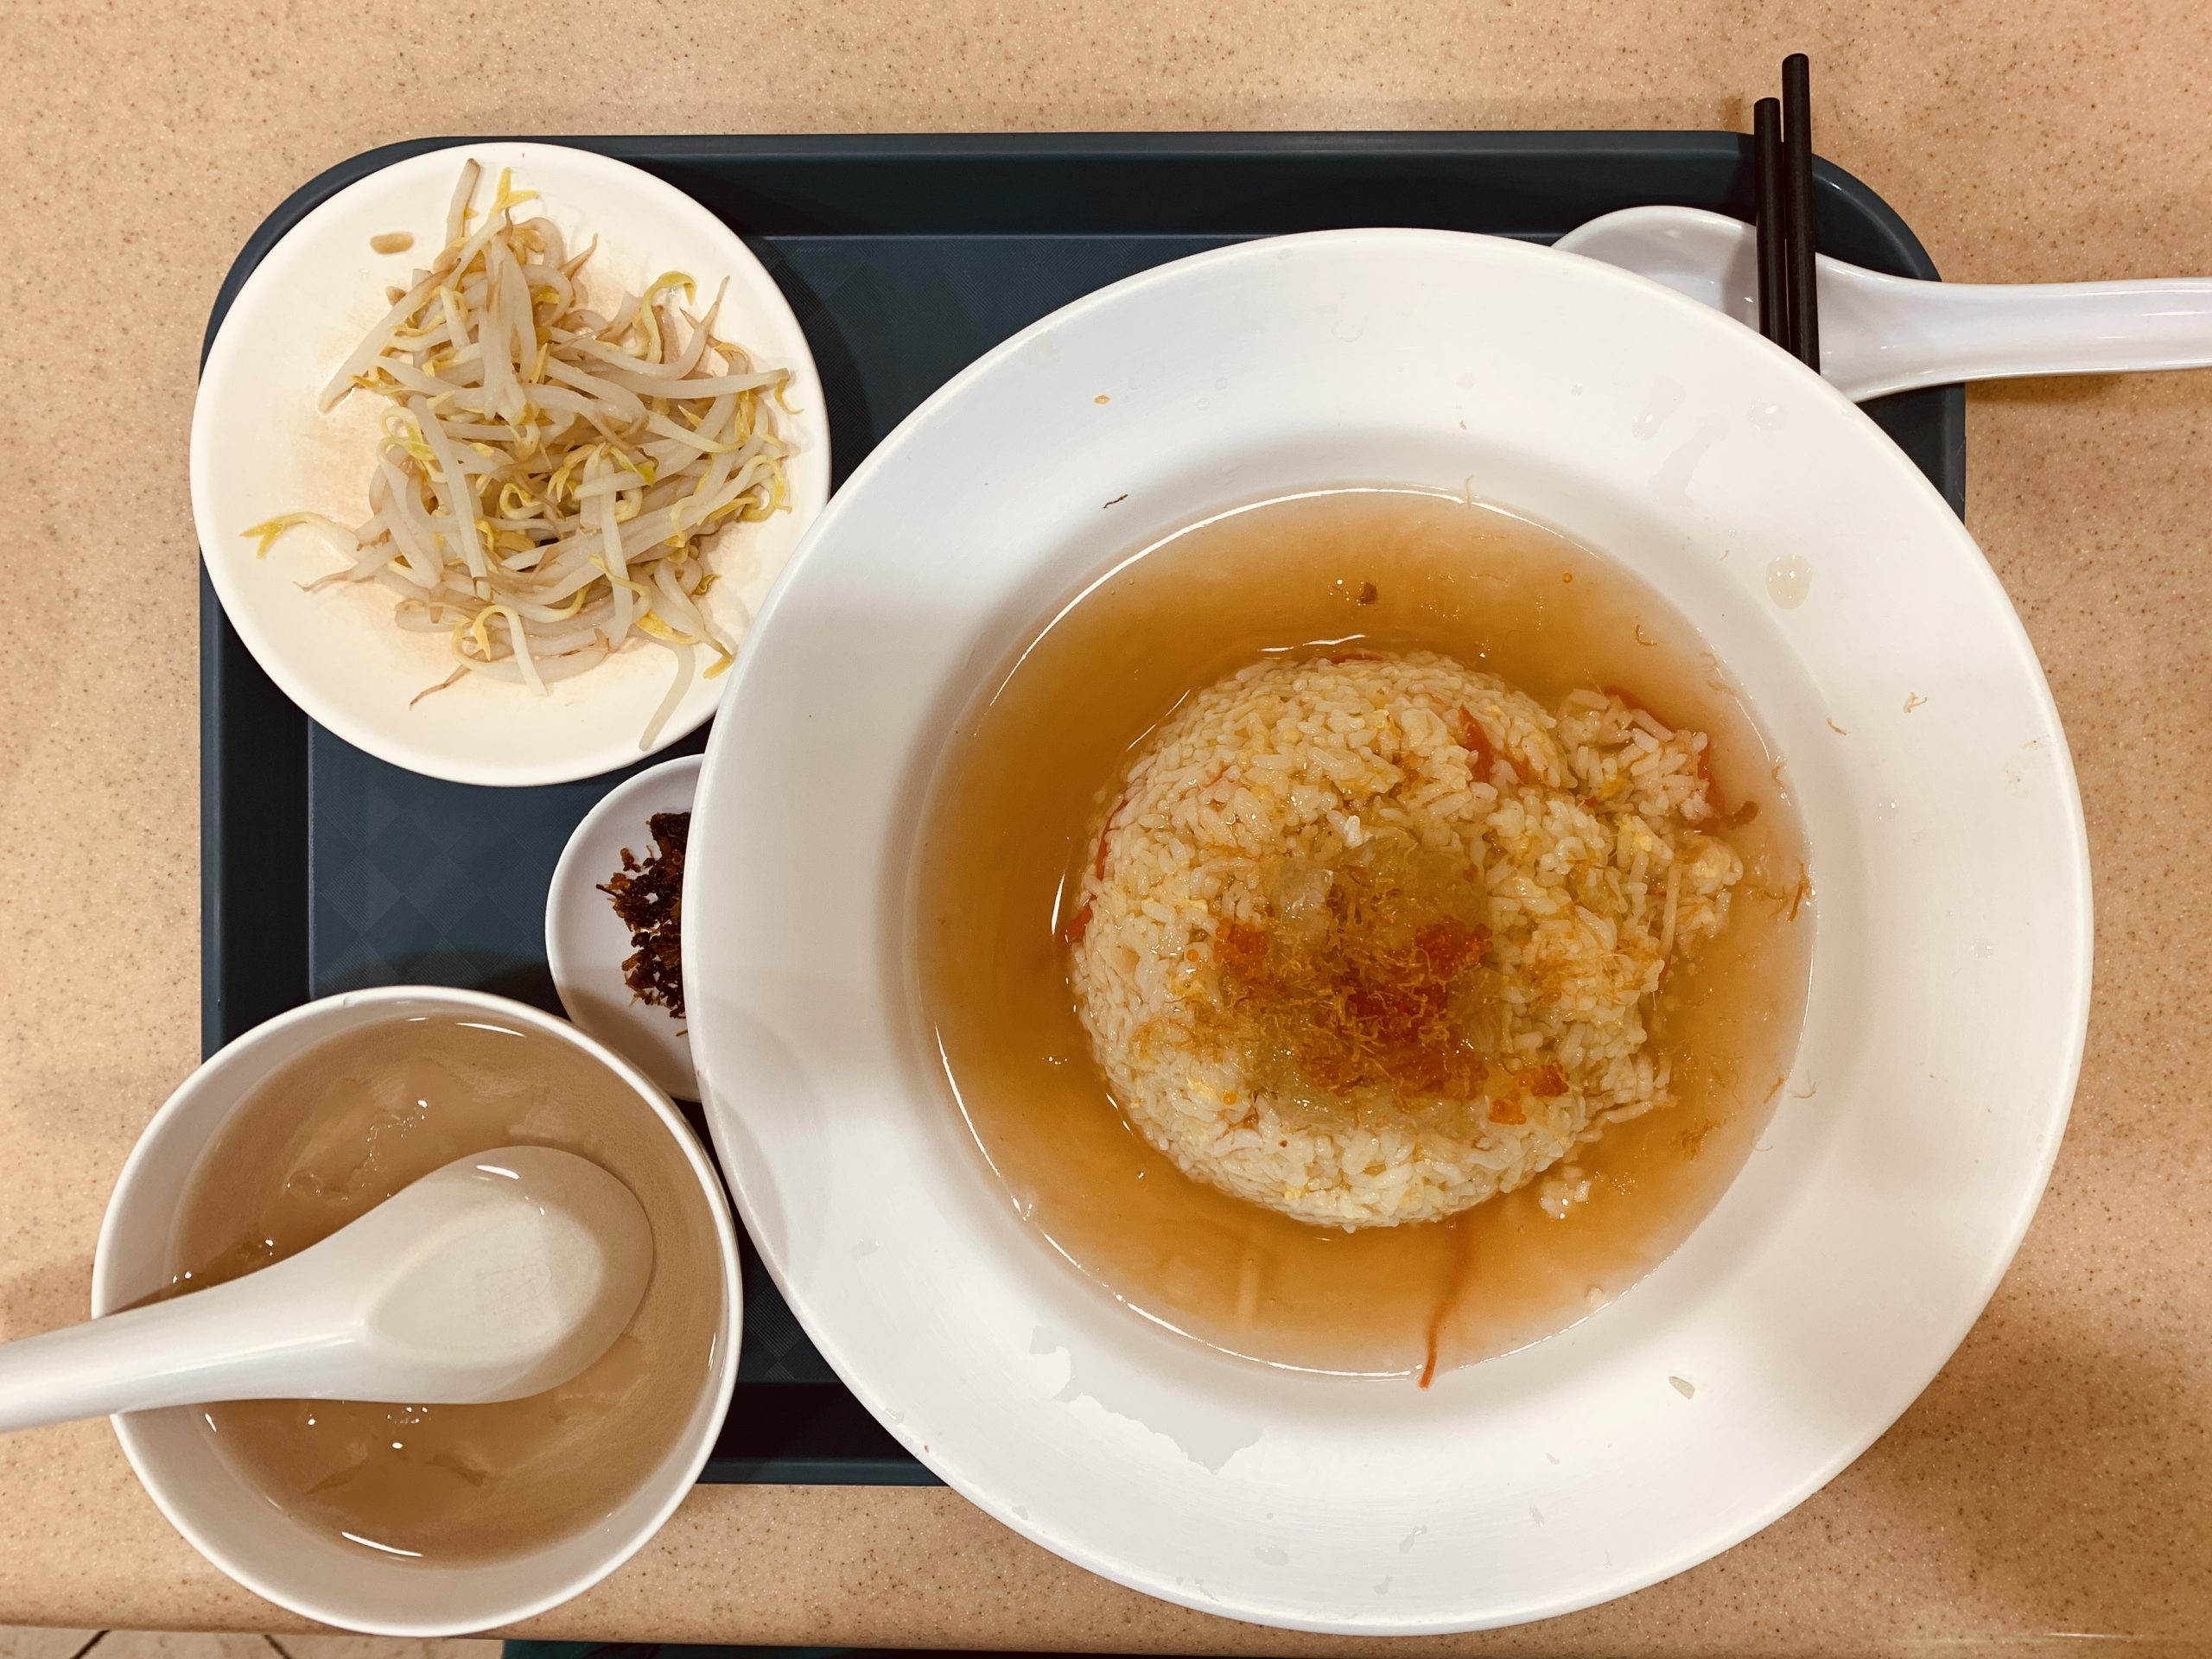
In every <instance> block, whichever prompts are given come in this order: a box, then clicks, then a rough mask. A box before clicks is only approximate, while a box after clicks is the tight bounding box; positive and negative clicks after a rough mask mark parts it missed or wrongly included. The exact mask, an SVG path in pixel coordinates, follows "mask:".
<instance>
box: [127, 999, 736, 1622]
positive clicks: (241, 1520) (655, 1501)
mask: <svg viewBox="0 0 2212 1659" xmlns="http://www.w3.org/2000/svg"><path fill="white" fill-rule="evenodd" d="M408 1014H455V1015H458V1016H460V1017H461V1018H463V1019H470V1018H474V1019H489V1020H499V1021H501V1022H503V1023H505V1024H509V1025H518V1026H524V1027H530V1028H532V1029H534V1030H537V1031H541V1032H543V1033H546V1034H547V1035H549V1036H550V1037H553V1038H555V1039H558V1040H560V1041H562V1042H565V1043H569V1044H570V1045H572V1046H575V1047H576V1048H579V1049H581V1050H582V1051H583V1052H585V1053H587V1054H588V1055H590V1056H591V1057H592V1058H594V1059H595V1060H597V1061H599V1062H600V1063H601V1065H605V1066H607V1068H608V1069H609V1070H611V1071H613V1073H614V1074H615V1076H616V1077H618V1078H620V1081H621V1082H622V1083H623V1084H625V1085H626V1086H627V1087H628V1088H629V1089H631V1090H633V1091H634V1092H635V1093H636V1094H637V1096H638V1097H639V1109H640V1110H645V1111H650V1112H652V1114H653V1115H654V1116H657V1117H658V1118H659V1119H660V1121H661V1123H662V1125H663V1126H664V1128H666V1129H667V1131H668V1133H669V1134H670V1135H671V1137H673V1139H674V1141H675V1142H676V1144H677V1147H679V1148H681V1150H682V1153H683V1157H684V1159H685V1160H687V1162H688V1163H689V1164H690V1168H691V1173H692V1174H693V1175H694V1176H695V1177H696V1179H697V1181H698V1186H699V1193H698V1201H699V1202H700V1203H701V1204H702V1205H706V1206H707V1208H708V1210H709V1212H710V1213H711V1215H712V1216H713V1217H714V1224H715V1233H716V1235H717V1236H718V1238H719V1240H720V1244H721V1278H722V1321H721V1331H720V1332H719V1334H718V1335H717V1337H716V1338H715V1346H714V1354H713V1358H712V1361H711V1363H710V1364H709V1371H708V1374H707V1376H705V1377H703V1378H702V1380H701V1386H700V1389H699V1392H698V1394H697V1395H696V1398H694V1399H692V1400H691V1401H690V1402H688V1403H679V1402H671V1409H674V1410H681V1411H682V1412H683V1419H682V1428H681V1432H680V1433H678V1435H677V1438H676V1440H675V1442H674V1444H672V1445H671V1446H670V1448H669V1451H668V1453H667V1455H666V1456H665V1457H664V1458H663V1459H661V1462H660V1465H659V1466H658V1468H656V1469H655V1470H654V1471H653V1472H652V1475H651V1476H650V1477H648V1478H647V1479H646V1481H645V1484H644V1485H643V1486H641V1487H639V1490H638V1491H636V1492H635V1493H633V1494H632V1496H631V1497H629V1498H628V1499H627V1500H626V1502H625V1503H623V1504H622V1505H621V1506H620V1508H619V1509H617V1510H614V1511H613V1513H612V1514H609V1515H607V1516H603V1517H602V1518H601V1520H599V1521H598V1522H596V1523H595V1524H593V1525H590V1526H588V1527H586V1528H585V1529H583V1530H582V1531H581V1532H578V1533H577V1534H575V1535H574V1536H572V1537H569V1538H567V1539H564V1540H563V1541H560V1542H558V1543H556V1544H554V1545H551V1546H550V1547H549V1548H543V1549H538V1550H533V1551H531V1552H529V1553H527V1554H522V1555H518V1556H513V1557H510V1558H507V1559H505V1560H490V1561H480V1562H468V1563H460V1564H456V1563H452V1562H426V1561H413V1560H404V1559H401V1558H399V1557H398V1556H397V1555H380V1554H372V1553H371V1552H369V1551H367V1550H364V1549H359V1548H352V1547H350V1546H348V1545H346V1544H343V1543H340V1542H339V1541H336V1540H334V1539H332V1538H330V1537H328V1536H327V1535H324V1534H322V1533H320V1532H316V1531H311V1530H310V1529H308V1528H307V1527H305V1526H302V1525H301V1524H300V1523H298V1522H295V1521H293V1520H292V1519H291V1518H290V1517H289V1516H286V1515H285V1514H284V1513H283V1511H282V1510H279V1509H277V1507H276V1505H275V1504H273V1503H270V1501H269V1500H268V1499H267V1498H266V1497H264V1496H263V1495H262V1494H261V1493H260V1492H258V1491H256V1490H255V1489H254V1488H253V1487H251V1486H250V1485H248V1484H246V1483H245V1481H244V1480H243V1479H242V1478H240V1477H239V1476H238V1474H237V1473H236V1472H234V1471H232V1467H231V1465H230V1464H229V1463H228V1462H226V1460H225V1459H224V1458H223V1456H222V1454H221V1453H220V1452H219V1451H218V1450H217V1448H216V1446H215V1443H214V1440H213V1437H212V1436H211V1435H209V1434H208V1433H207V1432H206V1431H205V1430H204V1429H203V1428H202V1427H200V1421H199V1412H198V1410H197V1408H194V1407H191V1406H175V1407H171V1408H168V1409H166V1410H162V1411H139V1412H130V1413H126V1414H124V1415H122V1416H119V1417H117V1418H115V1419H113V1421H114V1424H115V1433H116V1438H117V1439H118V1440H121V1441H122V1442H123V1451H124V1456H125V1457H127V1458H129V1459H130V1466H131V1468H132V1469H134V1470H135V1471H137V1475H138V1478H139V1479H140V1480H141V1481H143V1483H144V1484H145V1487H146V1491H147V1492H148V1493H149V1495H150V1496H151V1497H153V1500H154V1503H156V1506H157V1507H158V1508H159V1509H160V1510H161V1511H162V1514H163V1515H165V1516H168V1519H169V1522H170V1523H171V1524H172V1525H174V1526H175V1528H176V1529H177V1530H178V1531H179V1532H181V1533H182V1534H183V1535H184V1536H185V1538H186V1540H187V1541H188V1542H189V1543H190V1544H191V1545H192V1546H193V1547H194V1548H195V1549H197V1550H199V1552H200V1554H203V1555H205V1556H206V1557H207V1559H208V1560H211V1561H213V1563H214V1564H215V1565H216V1566H217V1567H220V1568H221V1569H222V1570H223V1571H224V1572H226V1573H229V1574H230V1575H231V1577H232V1578H233V1579H236V1580H238V1582H239V1583H240V1584H242V1585H244V1586H245V1587H246V1588H247V1589H249V1590H251V1591H252V1592H254V1593H255V1594H257V1595H259V1596H262V1597H264V1598H266V1599H268V1600H270V1601H273V1602H275V1603H276V1604H277V1605H278V1606H280V1607H283V1608H288V1609H289V1610H290V1611H293V1612H295V1613H297V1614H299V1615H301V1616H302V1618H312V1619H315V1620H318V1621H320V1622H321V1623H322V1624H336V1625H340V1626H341V1627H343V1628H345V1629H346V1630H362V1631H365V1632H367V1633H369V1634H371V1635H374V1636H394V1637H443V1636H462V1635H467V1634H470V1633H472V1632H474V1631H478V1630H490V1629H492V1628H493V1627H494V1626H497V1625H501V1624H512V1623H514V1622H515V1621H516V1620H518V1619H523V1618H531V1617H532V1616H533V1615H535V1614H537V1613H542V1612H543V1611H545V1610H546V1609H547V1608H549V1607H553V1606H557V1605H559V1604H560V1603H562V1602H563V1601H566V1600H567V1599H569V1597H571V1596H574V1595H576V1594H579V1593H580V1592H582V1591H584V1590H586V1589H588V1588H589V1587H590V1586H592V1585H594V1584H596V1583H598V1582H599V1580H601V1579H603V1578H605V1577H606V1576H607V1574H608V1573H612V1572H613V1570H614V1569H615V1568H616V1567H620V1566H621V1565H622V1563H623V1562H624V1561H626V1560H629V1559H630V1557H631V1556H632V1554H636V1552H637V1550H638V1548H639V1545H641V1544H643V1543H644V1542H645V1540H646V1539H648V1538H650V1537H652V1535H653V1534H654V1533H655V1532H657V1531H658V1530H659V1529H660V1525H661V1523H662V1522H664V1521H666V1520H667V1519H668V1517H669V1516H671V1515H672V1514H674V1513H675V1512H676V1506H677V1504H678V1503H682V1502H683V1499H684V1497H685V1496H686V1495H687V1494H688V1493H689V1492H690V1490H691V1484H692V1483H693V1482H694V1481H696V1479H697V1478H699V1471H700V1470H701V1469H702V1468H703V1467H705V1465H706V1461H707V1456H708V1454H709V1452H712V1451H713V1450H714V1445H715V1434H716V1433H718V1432H719V1431H720V1429H721V1422H722V1417H723V1415H724V1414H725V1413H726V1412H727V1411H728V1408H729V1398H730V1389H731V1387H732V1385H733V1384H734V1383H735V1381H736V1379H737V1348H738V1337H739V1333H740V1332H741V1331H742V1329H743V1321H744V1289H743V1285H742V1282H741V1279H740V1277H739V1270H738V1255H737V1235H736V1231H735V1229H734V1226H733V1225H732V1224H731V1221H730V1216H729V1205H728V1201H727V1200H726V1199H725V1198H724V1197H723V1195H722V1188H721V1179H720V1178H719V1177H718V1176H717V1175H716V1174H715V1167H714V1165H713V1164H712V1163H710V1162H709V1160H708V1159H707V1155H706V1153H705V1150H704V1149H703V1148H702V1147H701V1146H700V1145H699V1143H698V1141H696V1139H695V1138H694V1137H693V1136H692V1134H691V1131H690V1128H689V1127H688V1126H687V1125H686V1124H685V1123H684V1122H683V1116H682V1114H680V1113H679V1112H678V1111H677V1109H676V1108H675V1107H674V1106H673V1105H672V1104H671V1103H670V1102H669V1099H668V1097H667V1096H665V1095H664V1094H663V1093H662V1092H661V1091H660V1090H658V1089H656V1088H654V1087H653V1085H652V1084H651V1083H650V1082H648V1081H647V1080H646V1079H645V1076H644V1075H643V1074H642V1073H641V1072H639V1071H638V1070H637V1069H636V1068H635V1067H634V1066H632V1065H630V1063H629V1062H628V1061H626V1060H625V1059H623V1058H621V1057H620V1055H618V1054H616V1053H614V1052H613V1051H611V1050H609V1049H608V1048H607V1047H605V1046H603V1045H601V1044H600V1043H598V1042H596V1041H594V1039H592V1038H590V1037H588V1036H587V1035H585V1034H584V1033H582V1032H580V1031H578V1030H576V1029H575V1027H573V1026H571V1025H569V1023H568V1022H567V1021H565V1020H556V1019H555V1018H554V1017H553V1016H552V1015H551V1014H542V1013H540V1012H539V1011H538V1010H537V1009H536V1008H532V1007H527V1006H525V1005H524V1004H523V1003H519V1002H513V1001H509V1000H508V999H506V998H505V997H501V996H490V995H486V994H485V993H483V992H481V991H461V990H452V989H448V988H445V987H442V986H431V985H416V986H408V985H394V986H385V987H382V988H378V989H375V990H365V991H350V992H346V993H344V994H342V995H337V996H327V997H324V998H323V999H321V1001H315V1002H308V1003H304V1004H302V1006H301V1007H296V1008H294V1009H291V1010H290V1011H289V1012H288V1013H285V1014H279V1015H277V1018H276V1019H274V1020H270V1021H268V1022H267V1023H266V1024H264V1025H259V1026H256V1027H254V1028H253V1029H252V1030H251V1031H249V1032H247V1033H245V1035H244V1036H242V1037H240V1038H238V1039H237V1040H236V1041H234V1042H232V1043H230V1044H228V1045H226V1046H225V1047H223V1048H222V1049H220V1050H219V1051H218V1052H215V1053H214V1054H213V1055H210V1056H209V1057H208V1058H207V1060H206V1061H204V1062H203V1063H202V1064H201V1065H200V1069H199V1070H198V1071H194V1073H193V1074H192V1075H191V1076H190V1077H188V1078H186V1079H185V1080H184V1082H183V1083H182V1084H180V1085H179V1086H178V1088H177V1090H176V1092H175V1094H173V1095H171V1096H169V1097H168V1100H167V1101H166V1102H165V1103H163V1104H162V1108H161V1109H160V1110H159V1111H157V1112H156V1113H155V1114H154V1116H153V1120H152V1121H151V1122H149V1123H148V1124H147V1126H146V1128H145V1132H144V1133H143V1135H140V1136H139V1137H138V1143H137V1145H136V1146H135V1147H132V1148H131V1149H130V1157H129V1158H128V1159H127V1160H124V1166H123V1173H122V1174H121V1176H119V1177H118V1179H117V1181H116V1184H115V1192H114V1194H113V1195H112V1196H111V1198H109V1199H108V1207H107V1216H106V1218H105V1221H104V1222H103V1223H102V1224H101V1226H100V1237H99V1246H98V1248H97V1249H96V1250H95V1251H94V1254H93V1257H92V1313H93V1316H94V1317H95V1318H97V1317H99V1315H101V1314H104V1313H113V1312H115V1311H116V1310H117V1309H118V1308H124V1307H128V1306H131V1305H132V1304H133V1303H135V1302H137V1301H140V1300H143V1299H144V1298H146V1297H148V1296H150V1295H152V1294H154V1293H155V1292H156V1291H158V1290H162V1289H166V1288H167V1287H168V1284H169V1280H170V1274H172V1272H173V1271H174V1270H175V1262H174V1261H173V1260H172V1258H171V1255H170V1249H171V1240H172V1238H173V1236H174V1234H175V1222H176V1214H177V1210H178V1206H179V1205H180V1203H181V1200H182V1198H183V1196H184V1193H185V1192H186V1190H187V1187H188V1185H189V1183H190V1181H191V1179H192V1176H193V1173H194V1171H195V1169H196V1168H197V1167H198V1166H199V1163H200V1157H201V1155H202V1154H204V1153H205V1152H206V1151H207V1147H208V1146H209V1144H210V1143H211V1142H212V1141H213V1140H214V1139H215V1137H216V1136H217V1135H219V1133H220V1132H221V1130H222V1128H223V1126H224V1125H225V1124H226V1122H229V1121H230V1117H231V1114H232V1111H233V1110H234V1109H236V1107H237V1106H238V1103H239V1102H240V1101H241V1100H242V1099H243V1098H245V1096H246V1095H247V1094H249V1093H250V1092H251V1090H253V1088H254V1087H255V1086H256V1085H257V1084H259V1083H260V1082H261V1081H262V1080H263V1079H264V1078H265V1077H268V1076H269V1075H270V1073H271V1072H273V1071H276V1070H277V1068H278V1067H279V1066H282V1065H285V1064H286V1063H287V1062H289V1060H291V1059H293V1058H296V1056H298V1055H299V1054H301V1053H302V1052H305V1051H306V1050H308V1049H310V1048H313V1047H315V1046H318V1045H320V1044H321V1043H324V1042H327V1041H328V1040H329V1039H331V1038H334V1037H336V1036H339V1035H340V1034H341V1033H345V1032H347V1031H350V1030H353V1029H354V1028H356V1027H360V1026H364V1025H367V1024H370V1023H372V1022H381V1021H384V1020H391V1019H394V1018H398V1017H404V1016H405V1015H408Z"/></svg>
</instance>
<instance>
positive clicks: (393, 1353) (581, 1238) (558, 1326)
mask: <svg viewBox="0 0 2212 1659" xmlns="http://www.w3.org/2000/svg"><path fill="white" fill-rule="evenodd" d="M652 1259H653V1243H652V1227H651V1225H650V1224H648V1223H647V1221H646V1219H645V1209H644V1207H643V1206H642V1205H639V1202H638V1200H637V1198H635V1197H634V1196H633V1195H632V1193H631V1192H630V1189H629V1188H628V1187H626V1186H625V1185H622V1183H621V1182H620V1181H619V1180H617V1179H615V1178H614V1177H613V1176H612V1175H610V1174H608V1173H607V1172H606V1171H605V1170H603V1169H601V1167H600V1166H598V1165H596V1164H594V1163H591V1162H589V1161H588V1160H585V1159H582V1158H579V1157H577V1156H576V1155H575V1154H574V1153H568V1152H559V1151H556V1150H555V1149H554V1148H552V1147H499V1148H498V1149H496V1150H494V1151H492V1152H486V1153H480V1154H476V1155H475V1156H473V1157H468V1158H461V1159H457V1160H454V1162H452V1163H450V1164H448V1165H446V1166H444V1167H442V1168H441V1169H436V1170H433V1171H432V1172H431V1173H429V1174H428V1175H425V1176H423V1179H420V1180H418V1181H416V1182H415V1183H414V1184H413V1185H410V1186H406V1187H404V1188H402V1189H401V1190H400V1191H399V1192H397V1193H395V1194H393V1195H392V1196H391V1198H387V1199H386V1200H385V1202H384V1203H382V1204H380V1205H377V1207H376V1208H375V1209H373V1210H371V1211H369V1212H368V1213H367V1214H365V1215H363V1216H359V1217H355V1218H354V1219H353V1221H351V1222H349V1223H347V1224H346V1225H345V1226H344V1227H341V1228H340V1229H339V1230H338V1231H336V1232H334V1233H333V1234H332V1235H331V1236H329V1237H327V1238H326V1239H324V1240H323V1241H322V1242H321V1243H318V1244H314V1245H310V1246H309V1247H308V1249H304V1250H302V1251H301V1252H300V1253H299V1254H298V1255H294V1256H289V1257H287V1258H286V1259H285V1260H283V1261H282V1262H277V1263H275V1264H274V1265H273V1266H270V1267H266V1268H261V1269H259V1270H258V1271H257V1272H254V1273H250V1274H246V1275H245V1277H244V1278H240V1279H234V1280H232V1281H230V1282H228V1283H227V1284H221V1285H216V1286H213V1287H211V1288H209V1289H207V1290H198V1291H194V1292H192V1293H191V1294H188V1295H182V1296H178V1297H175V1298H173V1299H171V1300H167V1301H162V1302H156V1303H152V1304H150V1305H149V1306H141V1307H136V1308H131V1309H128V1310H126V1311H124V1312H123V1313H111V1314H110V1315H108V1316H107V1317H106V1318H105V1319H94V1320H92V1321H91V1322H90V1323H89V1324H86V1325H72V1326H69V1327H68V1328H67V1329H65V1330H60V1331H50V1332H46V1333H45V1334H43V1335H41V1336H35V1337H26V1338H23V1339H22V1340H21V1341H19V1342H11V1343H8V1344H4V1345H0V1429H15V1428H29V1427H35V1425H38V1424H41V1423H54V1422H63V1421H68V1420H69V1419H72V1418H77V1417H102V1416H106V1415H108V1414H110V1413H112V1412H118V1411H143V1410H147V1409H149V1408H154V1407H157V1406H181V1405H194V1404H199V1403H201V1402H207V1401H213V1400H341V1399H342V1400H397V1401H404V1402H409V1403H410V1404H415V1405H461V1404H474V1403H480V1402H488V1401H495V1400H518V1399H520V1398H522V1397H523V1396H524V1395H531V1394H537V1393H541V1392H543V1390H544V1389H550V1388H555V1387H557V1386H558V1385H559V1384H561V1383H565V1382H567V1381H569V1379H570V1378H571V1377H573V1376H576V1375H577V1374H578V1373H580V1372H582V1370H584V1369H585V1367H587V1366H588V1365H589V1364H590V1363H592V1362H593V1361H594V1360H595V1359H597V1358H598V1357H600V1356H601V1354H603V1353H605V1352H606V1351H607V1347H608V1345H609V1344H612V1343H613V1340H614V1338H616V1337H618V1336H620V1334H621V1332H622V1329H623V1327H624V1326H625V1325H627V1324H629V1322H630V1317H631V1315H632V1314H633V1313H636V1312H637V1310H638V1304H639V1301H640V1300H642V1299H643V1297H644V1295H645V1281H646V1280H647V1279H648V1278H649V1277H650V1276H651V1275H652Z"/></svg>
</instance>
